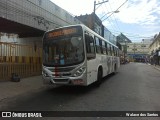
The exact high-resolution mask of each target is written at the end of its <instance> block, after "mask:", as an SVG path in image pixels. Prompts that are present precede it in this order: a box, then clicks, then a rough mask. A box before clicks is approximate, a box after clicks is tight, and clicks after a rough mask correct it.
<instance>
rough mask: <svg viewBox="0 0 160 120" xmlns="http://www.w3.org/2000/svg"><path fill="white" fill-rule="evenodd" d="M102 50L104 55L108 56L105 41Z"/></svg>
mask: <svg viewBox="0 0 160 120" xmlns="http://www.w3.org/2000/svg"><path fill="white" fill-rule="evenodd" d="M102 50H103V54H106V46H105V41H102Z"/></svg>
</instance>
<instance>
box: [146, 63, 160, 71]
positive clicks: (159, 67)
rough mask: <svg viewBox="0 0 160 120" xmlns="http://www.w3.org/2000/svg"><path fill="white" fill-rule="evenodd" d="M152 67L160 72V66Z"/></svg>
mask: <svg viewBox="0 0 160 120" xmlns="http://www.w3.org/2000/svg"><path fill="white" fill-rule="evenodd" d="M148 65H151V64H148ZM151 66H152V67H154V68H155V69H157V70H159V71H160V66H159V65H156V66H155V65H151Z"/></svg>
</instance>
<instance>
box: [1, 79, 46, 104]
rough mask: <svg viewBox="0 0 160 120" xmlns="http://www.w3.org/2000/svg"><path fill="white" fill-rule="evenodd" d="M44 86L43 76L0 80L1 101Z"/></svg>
mask: <svg viewBox="0 0 160 120" xmlns="http://www.w3.org/2000/svg"><path fill="white" fill-rule="evenodd" d="M42 87H45V86H44V85H43V81H42V76H33V77H29V78H23V79H21V80H20V82H12V81H6V82H0V101H1V100H3V99H6V98H10V97H13V96H16V95H19V94H23V93H25V92H29V91H33V90H36V89H39V88H42Z"/></svg>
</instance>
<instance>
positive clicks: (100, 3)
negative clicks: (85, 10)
mask: <svg viewBox="0 0 160 120" xmlns="http://www.w3.org/2000/svg"><path fill="white" fill-rule="evenodd" d="M106 2H108V0H106V1H103V2H99V3H96V1H94V9H93V31H94V28H95V25H94V22H95V16H96V14H95V11H96V9H97V8H98V7H100V5H102V4H103V3H106ZM96 5H99V6H98V7H97V8H96Z"/></svg>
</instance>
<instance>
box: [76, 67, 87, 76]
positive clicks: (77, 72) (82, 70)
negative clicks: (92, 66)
mask: <svg viewBox="0 0 160 120" xmlns="http://www.w3.org/2000/svg"><path fill="white" fill-rule="evenodd" d="M85 70H86V68H85V67H81V68H79V69H78V70H77V71H76V72H75V73H74V75H73V76H74V77H77V76H80V75H82V73H83V72H84V71H85Z"/></svg>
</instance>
